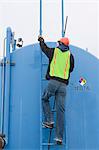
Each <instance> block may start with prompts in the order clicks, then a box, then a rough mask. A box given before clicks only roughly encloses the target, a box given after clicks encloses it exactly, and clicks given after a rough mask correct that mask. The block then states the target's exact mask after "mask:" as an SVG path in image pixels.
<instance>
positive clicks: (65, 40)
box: [58, 37, 69, 46]
mask: <svg viewBox="0 0 99 150" xmlns="http://www.w3.org/2000/svg"><path fill="white" fill-rule="evenodd" d="M58 43H59V44H61V43H62V44H64V45H65V46H69V39H68V38H67V37H63V38H61V39H60V40H59V41H58Z"/></svg>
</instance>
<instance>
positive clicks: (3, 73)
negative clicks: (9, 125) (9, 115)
mask: <svg viewBox="0 0 99 150" xmlns="http://www.w3.org/2000/svg"><path fill="white" fill-rule="evenodd" d="M5 43H6V38H4V43H3V44H4V45H3V59H2V76H1V79H2V94H1V95H2V96H1V101H2V103H1V120H0V121H1V122H0V133H1V134H3V126H4V124H3V123H4V92H5V91H4V90H5V89H4V88H5Z"/></svg>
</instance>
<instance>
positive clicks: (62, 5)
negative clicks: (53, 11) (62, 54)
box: [62, 0, 64, 37]
mask: <svg viewBox="0 0 99 150" xmlns="http://www.w3.org/2000/svg"><path fill="white" fill-rule="evenodd" d="M62 37H64V0H62Z"/></svg>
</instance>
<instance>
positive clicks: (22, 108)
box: [0, 29, 99, 150]
mask: <svg viewBox="0 0 99 150" xmlns="http://www.w3.org/2000/svg"><path fill="white" fill-rule="evenodd" d="M11 35H12V34H11V30H10V29H8V32H7V36H8V37H10V36H11ZM9 39H10V40H11V38H9ZM10 40H8V41H7V51H8V52H7V56H6V60H5V65H4V70H5V73H4V77H5V82H4V92H5V94H4V97H3V102H4V103H3V105H4V111H3V112H1V107H0V112H1V115H2V114H3V116H4V117H3V121H2V120H1V118H2V117H1V115H0V123H2V126H3V128H2V129H1V127H2V126H1V127H0V131H1V132H3V133H4V134H5V140H6V143H7V144H6V146H5V150H16V149H17V150H66V149H67V150H98V149H99V142H98V139H99V127H98V126H99V94H98V91H99V84H98V82H99V78H98V77H99V69H98V67H97V66H98V65H99V60H98V59H97V58H96V57H95V56H93V55H91V54H90V53H88V52H87V51H85V50H83V49H81V48H79V47H76V46H73V45H71V46H70V50H71V52H72V53H73V55H74V58H75V69H74V71H73V73H72V74H71V78H70V84H69V86H68V87H67V97H66V122H65V132H64V141H63V145H62V146H58V145H56V144H55V143H54V140H53V139H54V137H55V128H54V129H53V130H52V132H51V131H50V129H46V128H42V119H43V115H42V106H41V95H42V92H43V90H44V88H45V86H46V84H47V81H46V80H45V74H46V69H47V66H48V59H47V57H46V56H45V55H44V54H43V53H41V49H40V46H39V44H38V43H37V44H33V45H28V46H26V47H23V48H20V49H15V50H14V51H13V52H12V53H9V52H10V47H9V44H10ZM47 45H48V46H49V47H55V46H56V43H55V42H48V43H47ZM9 62H10V63H9ZM2 69H3V66H0V104H1V103H2V99H1V97H2V91H1V89H2V84H1V80H2V77H1V72H2ZM81 77H83V78H84V79H86V84H85V85H83V86H82V85H81V84H80V83H79V80H80V78H81ZM53 100H54V99H53V97H52V100H51V106H52V108H53ZM54 116H55V113H54ZM49 141H50V143H49Z"/></svg>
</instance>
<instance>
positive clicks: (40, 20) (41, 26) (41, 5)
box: [40, 0, 42, 35]
mask: <svg viewBox="0 0 99 150" xmlns="http://www.w3.org/2000/svg"><path fill="white" fill-rule="evenodd" d="M40 35H42V0H40Z"/></svg>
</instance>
